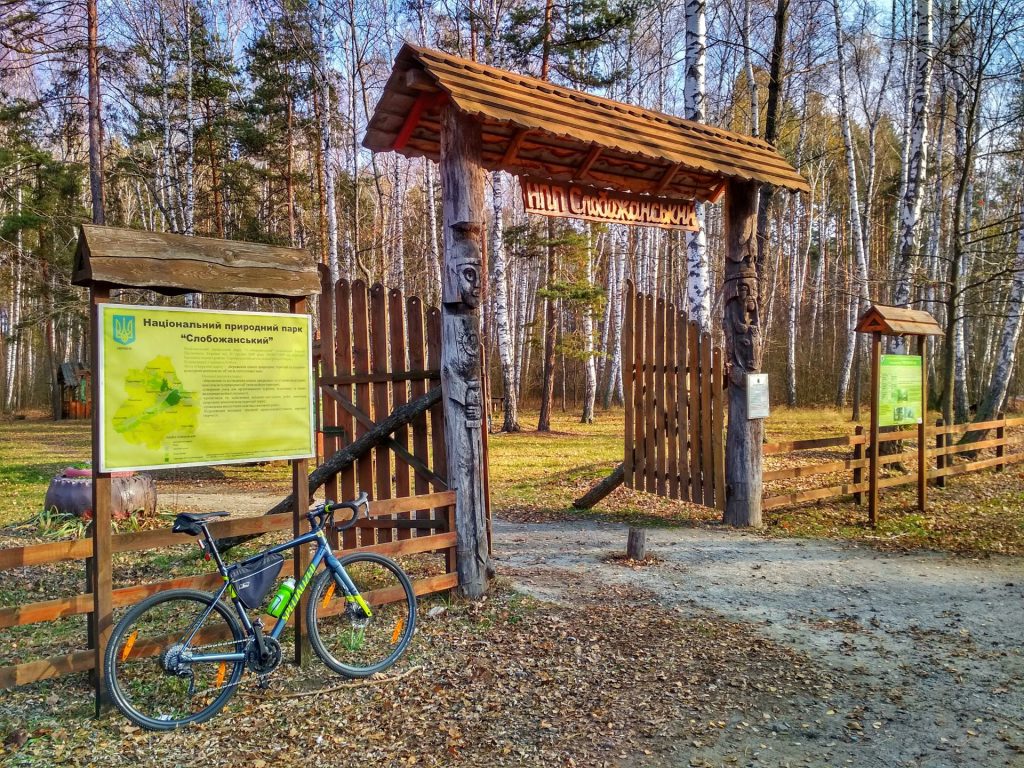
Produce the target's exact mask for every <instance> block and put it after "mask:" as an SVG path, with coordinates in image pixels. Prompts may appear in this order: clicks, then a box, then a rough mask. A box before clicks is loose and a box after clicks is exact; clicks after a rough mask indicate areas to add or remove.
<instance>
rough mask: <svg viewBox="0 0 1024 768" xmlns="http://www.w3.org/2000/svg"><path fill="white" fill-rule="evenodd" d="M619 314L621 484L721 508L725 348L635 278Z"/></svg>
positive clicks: (723, 474)
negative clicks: (623, 419)
mask: <svg viewBox="0 0 1024 768" xmlns="http://www.w3.org/2000/svg"><path fill="white" fill-rule="evenodd" d="M624 319H625V322H624V323H623V328H622V361H623V362H622V382H623V395H624V398H625V402H626V429H625V435H626V437H625V458H624V461H623V477H624V482H625V484H626V485H627V486H628V487H630V488H636V489H638V490H644V491H647V492H648V493H655V494H657V495H659V496H666V497H668V498H672V499H682V500H684V501H691V502H694V503H696V504H703V505H704V506H708V507H717V508H718V509H724V508H725V451H724V439H723V435H724V428H725V402H724V400H725V398H724V394H725V393H724V386H723V385H724V376H723V362H724V354H723V350H722V349H721V348H720V347H716V346H714V345H713V344H712V341H711V337H710V335H708V334H701V333H700V332H699V330H698V328H697V325H696V324H695V323H691V322H688V318H687V316H686V314H685V313H683V312H679V311H677V309H676V307H675V304H673V303H672V302H671V301H665V300H664V299H663V298H657V297H655V296H652V295H650V294H642V293H638V292H636V291H635V290H634V288H633V285H632V283H629V284H628V286H627V291H626V309H625V318H624Z"/></svg>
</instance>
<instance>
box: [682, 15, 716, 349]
mask: <svg viewBox="0 0 1024 768" xmlns="http://www.w3.org/2000/svg"><path fill="white" fill-rule="evenodd" d="M706 64H707V19H706V16H705V0H686V85H685V90H684V113H685V114H684V116H685V117H686V119H687V120H694V121H695V122H698V123H702V122H704V119H705V114H704V108H705V102H706V95H707V94H706V82H705V67H706ZM695 209H696V216H697V226H698V229H697V231H696V232H687V233H686V300H687V307H688V309H689V315H690V319H691V320H693V321H694V322H695V323H697V326H698V327H699V328H700V330H701V332H702V333H709V332H710V330H711V279H710V275H709V270H708V241H707V231H706V229H705V225H704V221H705V213H704V203H702V202H698V203H696V204H695Z"/></svg>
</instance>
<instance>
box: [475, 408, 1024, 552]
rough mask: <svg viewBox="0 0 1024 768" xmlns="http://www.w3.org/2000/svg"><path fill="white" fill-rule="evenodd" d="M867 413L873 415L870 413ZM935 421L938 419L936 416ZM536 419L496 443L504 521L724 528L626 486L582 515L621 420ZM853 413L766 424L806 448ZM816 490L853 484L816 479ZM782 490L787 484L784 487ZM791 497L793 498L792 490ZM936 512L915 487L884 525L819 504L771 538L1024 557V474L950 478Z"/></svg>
mask: <svg viewBox="0 0 1024 768" xmlns="http://www.w3.org/2000/svg"><path fill="white" fill-rule="evenodd" d="M865 415H866V414H865ZM933 416H935V415H933ZM536 418H537V414H536V413H535V412H524V413H522V414H521V418H520V423H521V424H522V425H524V427H528V428H527V429H524V431H522V432H519V433H516V434H496V435H491V437H490V462H491V504H492V508H493V510H494V511H495V513H496V514H498V515H499V516H503V517H507V518H510V519H515V520H522V521H543V520H566V519H581V518H590V519H595V518H596V519H602V520H611V521H619V522H625V523H629V524H630V525H691V526H692V525H717V524H718V522H719V520H720V515H719V513H718V512H717V511H716V510H713V509H708V508H706V507H702V506H698V505H695V504H688V503H684V502H676V501H671V500H667V499H663V498H659V497H657V496H653V495H651V494H647V493H642V492H638V491H633V490H631V489H628V488H623V487H620V488H618V489H617V490H616V491H614V492H613V493H612V494H611V495H610V496H608V497H607V498H606V499H604V500H603V501H602V502H600V503H599V504H598V505H597V507H596V508H594V509H592V510H587V511H583V512H581V511H578V510H576V509H574V508H573V507H572V501H573V499H575V498H577V497H579V496H580V495H582V494H583V493H584V492H585V491H586V490H587V489H588V488H590V486H592V485H593V484H594V483H596V482H597V481H598V480H600V479H602V478H603V477H605V476H606V475H607V474H608V473H609V472H611V470H612V469H614V468H615V466H616V465H617V464H618V463H619V462H620V461H622V454H623V438H622V434H623V428H624V422H623V418H624V417H623V413H622V411H618V410H616V411H610V412H598V417H597V421H596V422H595V423H594V424H581V423H579V419H578V418H577V417H575V416H573V415H570V414H561V413H556V415H555V417H554V419H553V421H552V430H553V431H552V432H551V433H548V434H543V433H538V432H535V431H532V430H533V427H534V425H535V424H536ZM854 426H855V425H854V424H853V423H852V422H851V421H850V419H849V414H848V412H845V411H839V410H837V409H835V408H828V407H821V408H785V407H777V408H775V409H774V410H773V412H772V416H771V418H770V419H768V421H767V422H766V436H765V439H766V440H767V441H768V442H778V441H783V440H804V439H811V438H820V437H829V436H835V435H842V434H849V433H852V432H853V429H854ZM840 458H849V449H838V450H837V449H830V450H829V451H823V452H821V455H820V456H819V455H817V453H815V454H814V455H813V458H809V457H808V456H807V455H805V456H802V457H799V458H794V457H792V456H785V455H782V456H777V457H771V459H770V460H769V464H770V466H771V467H773V468H777V467H783V466H787V465H790V464H791V463H794V462H799V463H808V462H811V463H817V462H820V461H835V460H837V459H840ZM809 482H810V483H814V485H813V486H808V487H818V486H825V485H829V484H833V483H839V482H849V474H847V475H845V479H842V480H840V479H838V478H830V477H829V476H824V477H819V478H810V479H809ZM778 486H779V487H778V490H773V491H772V492H773V493H776V492H782V490H783V487H784V486H785V481H779V484H778ZM790 490H793V489H792V488H791V489H790ZM928 493H929V496H928V498H929V509H928V512H927V513H925V514H922V513H920V512H918V510H917V506H916V494H915V491H914V486H905V487H903V488H896V489H891V490H885V491H883V492H882V494H881V502H880V509H879V524H878V526H877V527H876V528H872V527H870V526H869V525H868V524H867V509H866V507H862V506H858V505H856V504H854V503H853V500H852V498H851V497H845V498H843V499H829V500H827V501H822V502H812V503H805V504H801V505H797V506H794V507H789V508H782V509H778V510H771V511H768V512H766V513H765V515H764V519H765V529H764V533H765V534H766V535H768V536H794V537H803V538H837V539H846V540H852V541H859V542H864V543H867V544H871V545H872V546H877V547H880V548H885V549H918V548H923V549H937V550H945V551H950V552H958V553H961V554H966V555H972V556H988V555H997V554H1007V555H1022V554H1024V504H1022V502H1024V467H1022V465H1019V464H1018V465H1011V466H1009V467H1007V468H1006V470H1005V471H1003V472H1001V473H995V472H991V471H981V472H973V473H969V474H966V475H960V476H955V477H952V478H950V479H949V481H948V483H947V486H946V488H944V489H939V488H930V489H929V492H928Z"/></svg>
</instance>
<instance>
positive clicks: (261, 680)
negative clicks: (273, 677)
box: [256, 677, 270, 691]
mask: <svg viewBox="0 0 1024 768" xmlns="http://www.w3.org/2000/svg"><path fill="white" fill-rule="evenodd" d="M256 688H257V689H258V690H261V691H265V690H267V689H269V688H270V677H257V678H256Z"/></svg>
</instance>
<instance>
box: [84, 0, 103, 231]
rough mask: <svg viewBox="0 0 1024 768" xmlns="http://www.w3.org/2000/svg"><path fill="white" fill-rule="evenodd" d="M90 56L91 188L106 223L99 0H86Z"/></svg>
mask: <svg viewBox="0 0 1024 768" xmlns="http://www.w3.org/2000/svg"><path fill="white" fill-rule="evenodd" d="M85 5H86V17H87V26H88V36H89V40H88V45H87V47H88V58H89V191H90V194H91V196H92V223H93V224H104V223H105V217H104V211H103V145H102V141H103V122H102V121H103V108H102V101H101V98H100V63H99V51H98V47H99V43H98V39H97V38H98V34H99V29H98V27H99V19H98V15H97V12H96V0H86V4H85Z"/></svg>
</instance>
